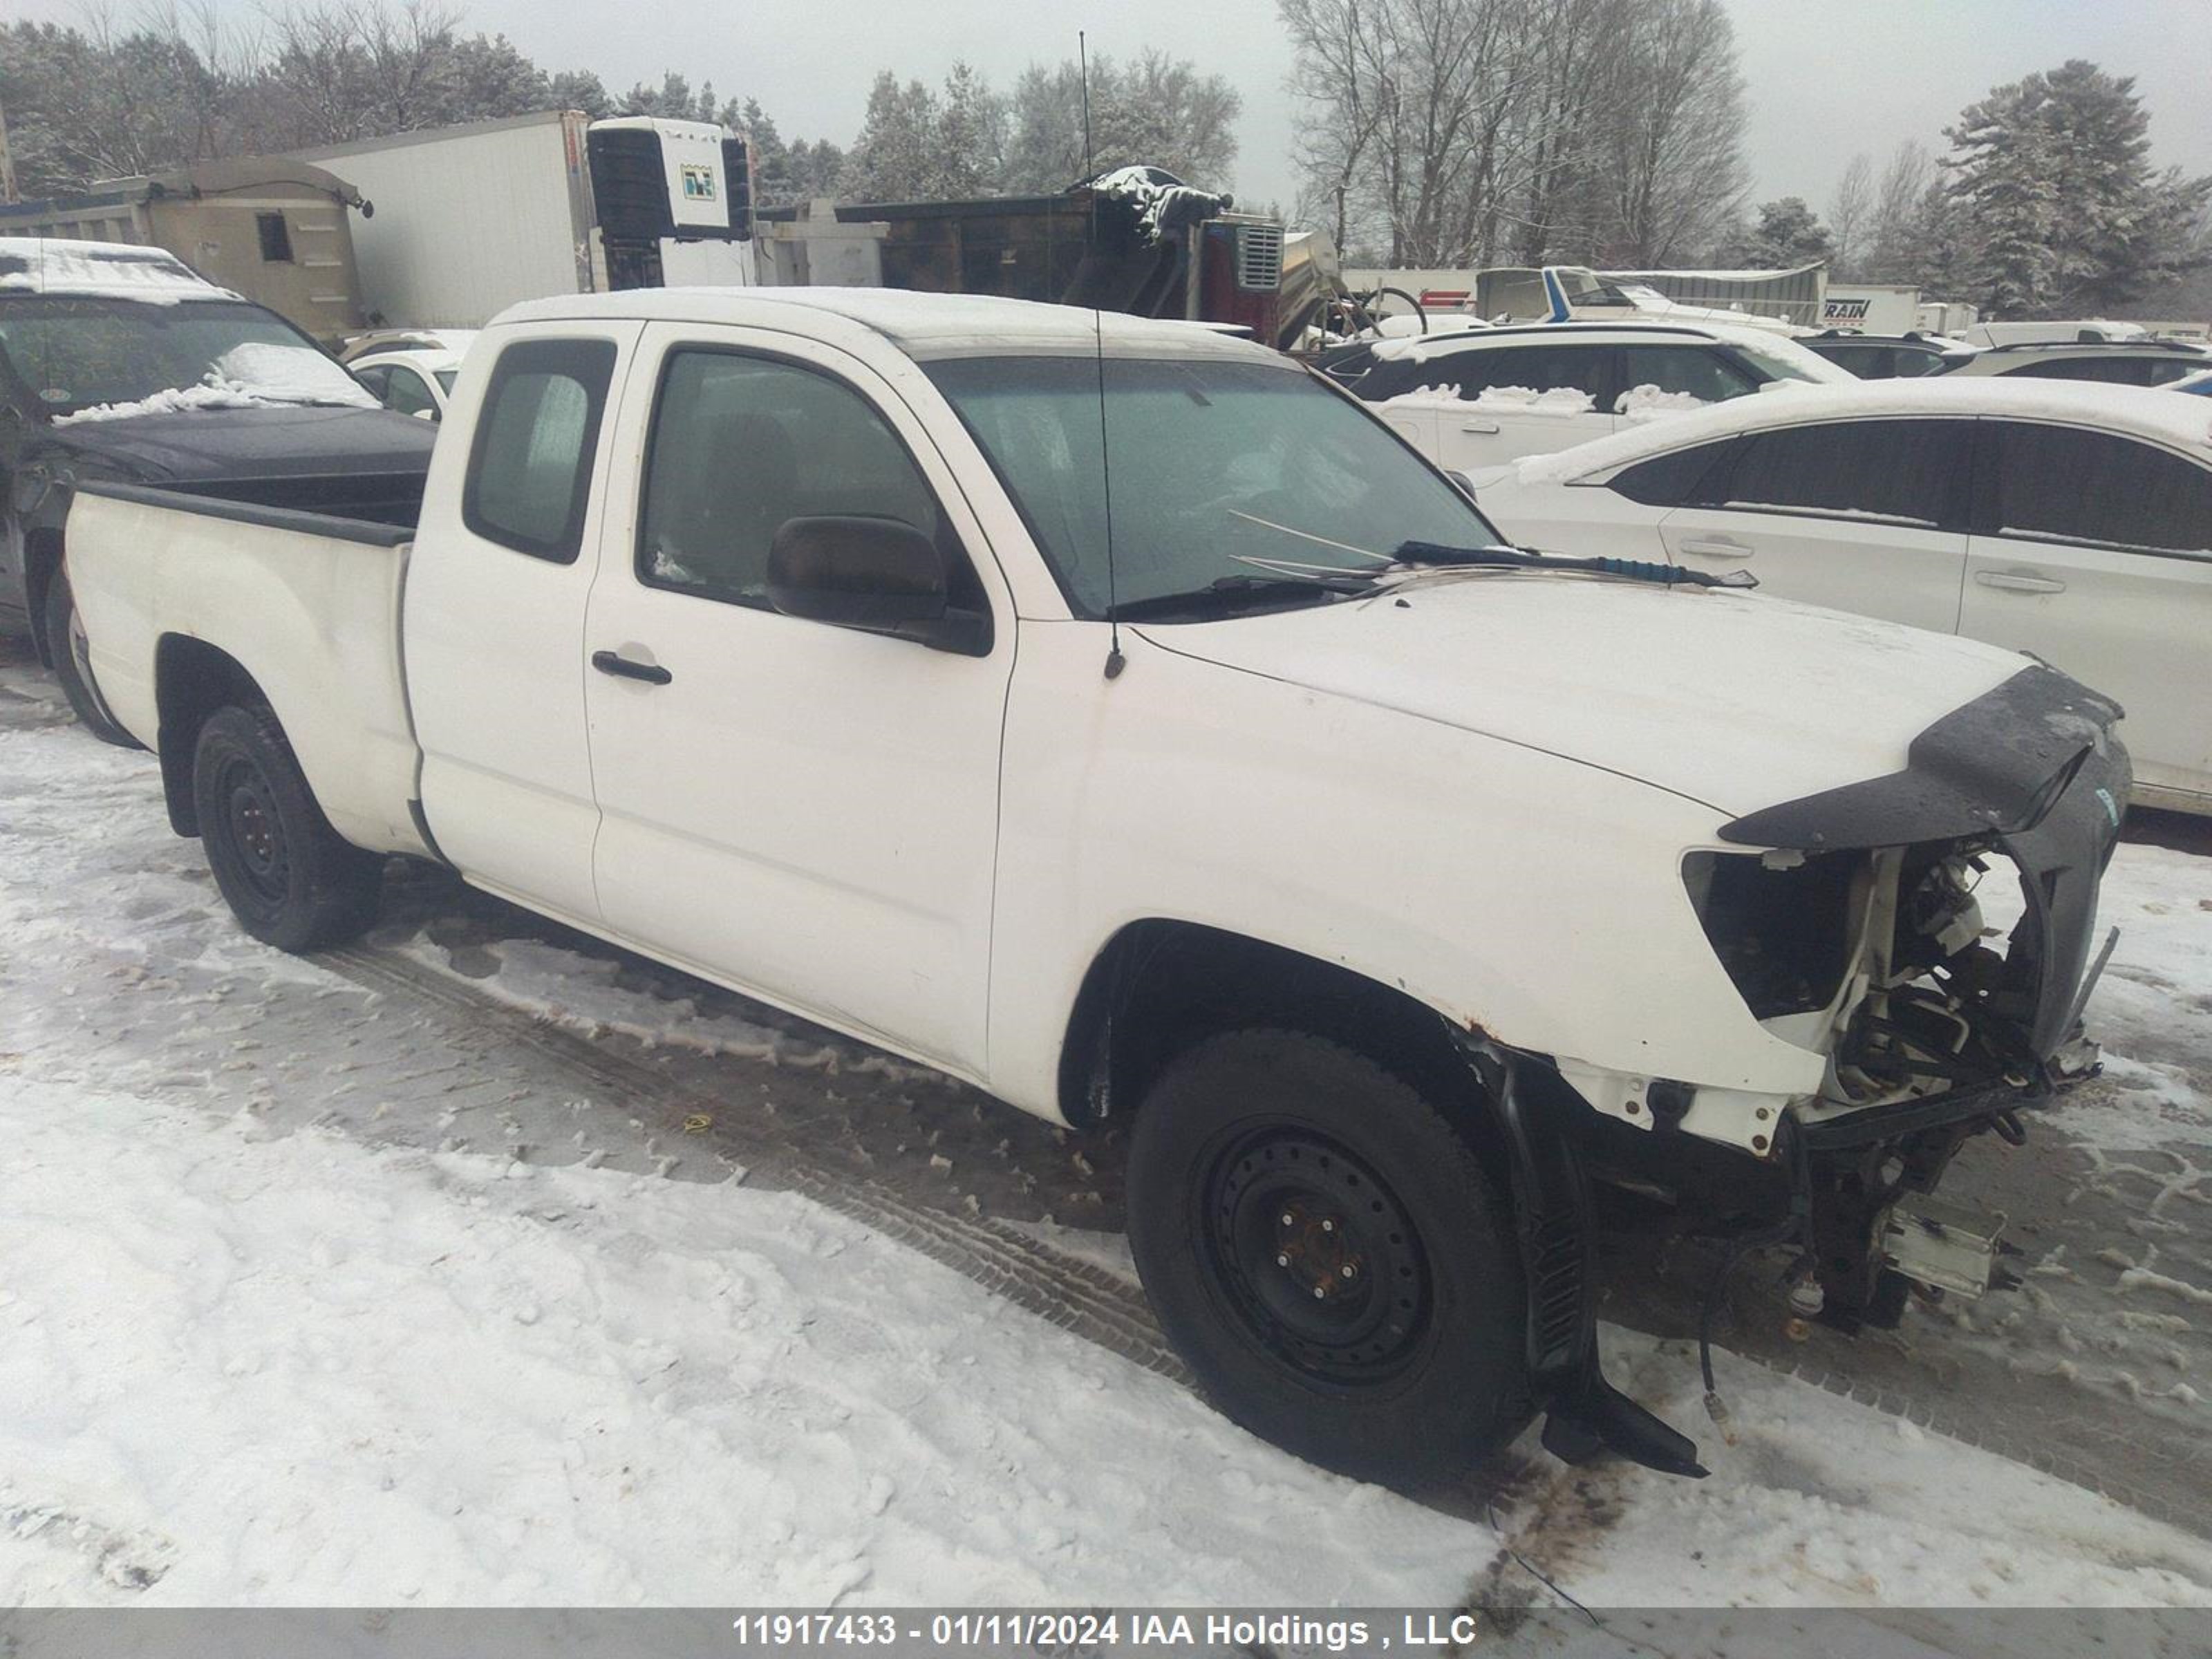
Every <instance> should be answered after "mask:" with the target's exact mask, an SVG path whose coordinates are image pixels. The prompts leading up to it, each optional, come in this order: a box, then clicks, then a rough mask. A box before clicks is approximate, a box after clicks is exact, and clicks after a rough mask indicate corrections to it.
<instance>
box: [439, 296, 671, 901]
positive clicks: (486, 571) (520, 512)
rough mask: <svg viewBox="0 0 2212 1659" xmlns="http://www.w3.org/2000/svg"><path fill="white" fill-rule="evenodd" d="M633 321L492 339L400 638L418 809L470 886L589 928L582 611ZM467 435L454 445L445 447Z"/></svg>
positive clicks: (536, 326) (459, 430)
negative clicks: (417, 751) (615, 398)
mask: <svg viewBox="0 0 2212 1659" xmlns="http://www.w3.org/2000/svg"><path fill="white" fill-rule="evenodd" d="M641 327H642V325H641V324H638V323H634V322H619V321H617V322H608V323H597V322H592V323H586V322H562V323H533V324H526V325H519V326H516V327H513V328H506V329H502V330H501V344H500V348H499V354H498V356H497V357H496V358H495V359H494V360H493V362H492V365H491V370H490V373H489V374H488V375H485V376H482V377H478V376H476V375H473V374H472V375H470V376H467V377H465V378H464V380H463V381H462V384H461V386H460V387H459V393H460V395H459V399H458V400H457V402H456V404H455V408H456V412H457V414H458V416H459V418H458V419H457V420H456V421H455V422H453V424H452V425H451V426H450V427H449V428H447V433H448V435H447V437H446V438H445V439H444V441H441V443H440V445H439V446H438V449H437V451H436V453H435V456H434V457H433V458H432V460H431V465H430V477H429V482H428V488H427V489H426V492H425V495H424V499H423V509H422V528H421V532H420V535H419V537H418V538H417V544H416V551H415V555H414V557H413V560H412V562H410V567H409V569H408V573H407V585H406V597H405V601H404V605H405V617H404V630H403V634H402V638H403V641H404V647H405V651H406V659H407V686H408V696H409V702H410V708H411V710H412V713H413V715H414V720H415V730H416V737H417V739H418V740H419V741H420V743H421V744H422V808H423V816H424V817H425V818H426V819H427V820H428V823H429V826H430V833H431V835H432V836H434V837H435V840H436V842H437V845H438V848H439V850H440V851H441V852H442V853H443V854H445V855H446V856H447V858H448V859H450V860H453V863H454V864H456V865H458V866H459V867H460V869H461V870H462V871H463V872H465V874H466V875H468V876H469V878H471V880H474V881H476V882H477V883H478V884H481V885H483V886H485V887H489V888H490V889H492V890H494V891H496V892H501V893H506V894H507V895H509V896H513V897H515V898H518V899H521V900H523V901H525V902H528V903H530V904H532V905H533V906H535V907H537V908H543V909H546V910H550V911H552V912H554V913H555V914H556V915H563V916H567V917H570V918H573V919H574V920H576V921H582V922H584V923H586V925H591V924H594V923H596V922H597V921H598V919H599V903H598V900H597V899H596V897H595V896H593V892H592V842H593V840H594V839H595V837H596V836H598V833H599V804H598V802H597V801H596V800H595V799H593V798H592V769H591V756H590V753H589V751H588V750H587V749H586V738H585V733H584V679H585V673H584V668H583V656H584V648H583V647H584V601H585V596H586V594H587V593H588V592H590V591H591V586H592V580H593V578H594V577H595V576H596V574H598V562H597V560H596V559H595V558H593V557H591V556H585V555H586V550H594V551H595V550H596V549H597V546H598V543H599V523H600V507H599V502H600V499H601V497H602V495H603V493H604V492H603V491H602V490H601V489H598V488H595V483H597V481H599V479H601V478H603V477H605V473H606V471H607V452H608V447H609V445H610V443H611V440H612V435H613V433H612V428H611V425H610V424H609V422H607V420H606V418H605V416H606V411H607V407H608V404H609V402H610V398H611V392H612V391H613V388H614V387H616V386H618V385H619V384H620V380H621V377H622V375H623V372H624V370H625V368H626V367H627V364H628V360H629V353H630V351H631V350H632V349H633V347H634V345H635V341H636V339H637V336H638V332H639V330H640V329H641ZM464 437H465V439H466V441H465V445H457V444H456V442H455V440H456V439H461V438H464Z"/></svg>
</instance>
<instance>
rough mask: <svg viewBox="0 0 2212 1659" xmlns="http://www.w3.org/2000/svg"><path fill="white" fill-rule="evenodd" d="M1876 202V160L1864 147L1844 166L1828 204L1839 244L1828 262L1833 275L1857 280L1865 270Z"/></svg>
mask: <svg viewBox="0 0 2212 1659" xmlns="http://www.w3.org/2000/svg"><path fill="white" fill-rule="evenodd" d="M1874 206H1875V193H1874V161H1873V158H1872V157H1870V156H1869V155H1867V154H1866V153H1865V152H1864V151H1863V150H1862V151H1861V152H1860V153H1859V154H1858V155H1854V156H1852V157H1851V161H1850V166H1849V167H1845V168H1844V176H1843V178H1842V179H1839V180H1838V182H1837V185H1836V193H1835V195H1834V197H1832V198H1831V200H1830V201H1829V204H1828V235H1829V238H1830V240H1831V241H1832V243H1833V245H1834V247H1835V252H1833V253H1832V255H1830V256H1829V261H1828V263H1829V269H1830V270H1831V271H1832V274H1833V275H1835V276H1840V277H1843V278H1845V279H1846V280H1849V281H1854V282H1855V281H1857V280H1858V279H1859V278H1860V277H1861V276H1863V274H1864V273H1863V270H1862V269H1861V267H1862V266H1863V264H1865V260H1866V252H1867V246H1866V243H1867V233H1868V231H1869V229H1870V228H1871V227H1872V223H1873V220H1874Z"/></svg>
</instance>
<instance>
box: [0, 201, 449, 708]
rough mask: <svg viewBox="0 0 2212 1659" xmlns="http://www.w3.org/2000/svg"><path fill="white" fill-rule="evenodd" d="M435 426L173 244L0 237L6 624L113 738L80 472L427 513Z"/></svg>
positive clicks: (396, 514) (399, 514)
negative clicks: (88, 637)
mask: <svg viewBox="0 0 2212 1659" xmlns="http://www.w3.org/2000/svg"><path fill="white" fill-rule="evenodd" d="M436 436H437V429H436V428H435V427H433V426H432V425H430V424H429V423H428V422H423V421H415V420H410V419H409V418H408V417H407V416H404V415H395V414H393V413H392V411H391V410H386V409H381V408H379V407H378V406H377V405H376V403H375V401H374V399H373V398H370V397H369V396H368V394H367V393H366V392H363V391H362V389H361V388H360V387H359V386H357V385H356V384H355V383H354V381H353V380H352V378H351V377H350V376H349V375H348V374H347V373H346V371H345V370H344V369H343V368H340V367H339V366H338V364H337V362H336V360H335V359H333V358H332V357H331V356H330V355H329V354H328V353H327V352H325V350H324V349H322V348H321V347H320V346H319V345H317V344H316V343H315V342H314V341H313V340H312V339H311V338H309V337H307V335H306V334H303V333H302V332H301V331H300V330H298V329H297V328H295V327H294V326H293V325H291V324H290V323H288V322H286V321H285V320H284V319H283V318H282V317H279V316H278V315H276V313H274V312H272V311H265V310H264V309H263V308H262V307H259V306H257V305H253V304H251V303H249V302H248V301H245V300H242V299H240V298H239V297H238V295H235V294H233V293H231V292H230V291H229V290H228V289H220V288H216V287H215V286H214V285H213V284H212V283H208V282H206V281H205V280H204V279H203V278H202V277H200V276H199V275H198V274H197V272H195V271H193V270H191V268H190V267H189V266H187V265H185V264H183V263H182V262H181V261H179V260H178V259H176V258H173V256H171V255H169V254H167V253H165V252H161V250H160V249H158V248H148V247H131V246H118V245H115V244H111V243H103V242H69V241H57V240H33V239H30V238H6V239H0V631H4V632H9V633H27V634H28V635H30V637H31V640H32V642H33V645H34V647H36V649H37V651H38V653H39V658H40V661H42V662H44V663H46V665H48V666H49V667H51V668H52V669H53V670H54V671H55V674H56V676H57V678H59V680H60V681H61V684H62V689H63V690H64V691H65V692H67V693H68V695H69V699H70V706H71V707H72V708H75V709H76V712H77V714H78V717H79V718H80V719H82V720H83V721H84V722H85V724H86V725H87V726H89V727H91V728H92V730H93V731H94V732H96V733H98V734H99V735H100V736H101V737H103V738H107V739H108V740H109V741H110V742H119V741H125V738H123V736H122V733H121V732H120V731H119V729H118V727H116V726H115V725H114V723H113V722H112V721H111V720H108V719H107V717H106V714H105V713H104V712H103V711H102V709H101V708H100V699H99V693H98V691H97V690H96V689H95V688H94V684H93V682H92V678H91V671H90V663H89V659H88V653H87V652H86V650H85V646H84V637H83V630H82V628H81V627H80V626H79V625H78V623H77V619H76V605H75V604H74V603H73V601H72V599H71V598H70V586H69V576H68V572H67V569H66V568H65V564H64V541H63V532H64V521H65V520H66V517H67V514H68V511H69V503H70V497H71V495H72V493H73V491H72V486H73V485H74V484H75V483H77V481H78V480H80V479H87V478H100V479H109V480H116V481H121V482H125V483H160V484H163V485H167V486H168V487H170V488H173V489H187V490H202V491H208V492H210V493H219V494H221V495H226V496H229V497H232V498H234V499H240V500H246V501H257V502H259V503H261V504H263V505H264V506H272V507H316V508H319V509H321V510H323V511H326V512H334V513H346V514H349V515H350V516H353V517H356V518H366V519H397V520H401V521H404V522H408V523H411V522H413V515H414V513H415V512H416V508H417V507H419V506H420V504H421V501H422V480H423V477H424V475H425V474H426V473H427V472H428V471H429V465H430V449H431V446H432V444H433V442H434V441H435V439H436Z"/></svg>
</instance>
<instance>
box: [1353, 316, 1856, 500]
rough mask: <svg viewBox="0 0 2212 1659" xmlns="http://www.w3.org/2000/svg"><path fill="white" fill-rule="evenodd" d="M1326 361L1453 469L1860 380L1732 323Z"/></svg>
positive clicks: (1477, 343) (1482, 335) (1398, 346)
mask: <svg viewBox="0 0 2212 1659" xmlns="http://www.w3.org/2000/svg"><path fill="white" fill-rule="evenodd" d="M1321 367H1322V373H1324V374H1327V375H1328V376H1329V377H1330V378H1331V379H1332V380H1335V381H1336V382H1337V383H1338V384H1339V385H1340V386H1343V387H1344V388H1345V389H1346V391H1348V392H1352V394H1353V395H1354V396H1355V397H1358V398H1360V399H1361V400H1362V401H1364V402H1366V403H1371V404H1377V405H1380V407H1379V408H1378V409H1377V410H1376V412H1377V413H1378V414H1380V415H1381V416H1383V419H1384V420H1385V421H1387V422H1389V424H1390V427H1391V429H1392V430H1393V431H1395V432H1396V433H1397V434H1398V435H1400V436H1401V437H1403V438H1405V439H1407V441H1410V442H1411V443H1413V446H1414V447H1416V448H1418V449H1419V450H1420V452H1421V453H1423V454H1425V455H1426V456H1428V457H1429V458H1430V459H1432V460H1434V461H1435V462H1436V463H1437V465H1439V466H1443V467H1446V468H1448V469H1450V470H1453V471H1474V470H1475V469H1476V468H1479V467H1486V466H1495V465H1498V464H1499V463H1500V462H1502V461H1510V460H1512V459H1515V458H1516V456H1521V455H1540V454H1545V453H1549V452H1550V451H1552V450H1555V449H1565V448H1569V447H1571V446H1573V445H1575V444H1579V443H1587V442H1589V441H1590V440H1591V439H1593V438H1602V437H1605V436H1607V435H1610V434H1611V433H1613V432H1614V431H1615V430H1617V429H1619V428H1622V427H1625V426H1628V425H1632V424H1634V423H1637V422H1640V421H1642V420H1644V419H1648V418H1650V417H1651V416H1655V415H1661V414H1665V413H1668V412H1670V411H1673V410H1683V409H1695V408H1699V407H1702V406H1703V405H1705V404H1717V403H1725V402H1727V401H1728V400H1729V399H1730V398H1741V397H1743V396H1746V395H1747V394H1748V393H1750V392H1757V391H1759V390H1761V389H1762V388H1764V387H1765V386H1773V385H1778V384H1784V385H1786V384H1790V383H1792V382H1802V381H1812V382H1814V383H1817V384H1820V385H1829V386H1847V385H1857V383H1858V382H1857V377H1856V376H1854V375H1853V374H1851V373H1850V371H1849V370H1847V369H1844V368H1838V367H1837V366H1836V365H1835V364H1833V363H1832V362H1827V361H1826V359H1824V358H1822V357H1820V356H1817V355H1816V354H1814V353H1813V352H1811V351H1808V350H1807V349H1805V348H1804V347H1803V346H1802V345H1799V344H1798V343H1796V341H1795V340H1791V339H1788V338H1785V337H1782V336H1779V335H1777V334H1775V333H1773V332H1771V331H1768V330H1764V329H1758V328H1752V327H1741V328H1739V327H1736V326H1735V325H1730V324H1727V323H1544V324H1538V325H1531V326H1529V327H1527V328H1494V329H1486V330H1483V331H1480V332H1479V333H1471V334H1470V333H1461V334H1447V335H1429V336H1425V337H1419V338H1415V339H1398V340H1376V341H1371V342H1369V343H1364V344H1362V345H1359V346H1356V347H1352V348H1351V349H1347V350H1345V351H1341V352H1338V353H1336V354H1334V356H1330V357H1329V358H1328V359H1326V360H1325V361H1324V362H1322V366H1321Z"/></svg>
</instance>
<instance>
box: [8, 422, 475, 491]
mask: <svg viewBox="0 0 2212 1659" xmlns="http://www.w3.org/2000/svg"><path fill="white" fill-rule="evenodd" d="M437 433H438V429H437V428H436V427H435V425H433V424H432V423H431V422H428V421H418V420H416V419H415V418H414V417H413V416H408V415H398V414H394V413H393V412H392V410H388V409H339V408H326V407H322V406H319V405H311V406H305V407H296V408H290V409H223V410H189V411H185V412H183V413H179V414H172V415H135V416H130V417H129V418H127V419H124V420H113V421H81V422H71V423H70V424H69V425H67V426H61V427H52V428H47V429H46V431H45V432H43V433H41V434H40V439H39V442H38V444H37V447H36V452H35V453H37V454H38V455H39V456H40V458H41V459H45V460H46V462H47V464H48V465H51V466H53V467H55V468H57V469H58V470H61V469H66V470H69V471H74V472H76V474H78V475H79V476H82V477H103V478H125V479H133V480H137V481H138V482H140V483H154V482H161V481H168V480H175V481H178V482H181V483H190V482H195V481H215V480H222V479H229V478H276V477H300V476H302V475H306V474H316V475H325V476H328V475H339V476H344V475H353V474H359V473H393V472H398V473H408V472H412V473H422V472H426V471H428V470H429V465H430V448H431V445H432V444H433V443H434V442H435V440H436V438H437Z"/></svg>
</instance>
